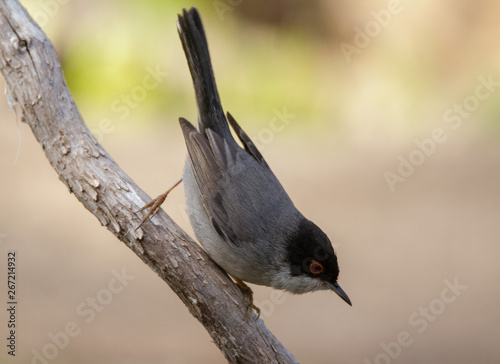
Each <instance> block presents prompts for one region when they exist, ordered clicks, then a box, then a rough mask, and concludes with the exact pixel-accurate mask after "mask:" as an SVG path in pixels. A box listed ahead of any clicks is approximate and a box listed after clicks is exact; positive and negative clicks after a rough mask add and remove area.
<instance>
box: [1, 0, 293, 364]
mask: <svg viewBox="0 0 500 364" xmlns="http://www.w3.org/2000/svg"><path fill="white" fill-rule="evenodd" d="M0 52H1V53H0V68H1V71H2V74H3V75H4V77H5V80H6V81H7V85H8V93H9V96H10V101H15V102H17V103H19V105H20V107H21V110H22V113H23V121H24V122H26V123H27V124H28V125H30V127H31V129H32V130H33V134H34V135H35V137H36V139H37V140H38V142H39V143H40V144H41V145H42V147H43V150H44V152H45V154H46V156H47V158H48V160H49V161H50V163H51V164H52V167H54V169H55V170H56V171H57V173H58V175H59V178H60V179H61V181H62V182H63V183H64V184H65V185H66V186H67V187H68V189H69V191H70V192H72V193H73V194H74V195H75V196H76V198H78V200H79V201H80V202H81V203H82V204H83V205H84V206H85V207H86V208H87V209H88V210H89V211H90V212H92V213H93V214H94V215H95V216H96V217H97V218H98V219H99V221H100V222H101V224H102V225H103V226H105V227H107V228H108V230H110V231H111V232H112V233H113V234H114V235H115V236H116V237H117V238H118V239H120V240H121V241H123V242H124V243H125V244H127V246H128V247H129V248H130V249H132V250H133V251H134V252H135V254H137V255H138V256H139V257H140V258H141V259H142V260H143V261H144V263H146V264H147V265H148V266H149V267H151V269H153V270H154V271H155V272H157V273H158V275H159V276H160V277H161V278H163V280H165V282H167V283H168V285H169V286H170V287H171V288H172V289H173V290H174V292H175V293H176V294H177V295H178V296H179V298H180V299H181V300H182V301H183V302H184V304H185V305H186V306H187V307H188V308H189V311H190V312H191V314H192V315H193V316H194V317H196V318H197V319H198V320H199V321H200V322H201V323H202V324H203V325H204V326H205V328H206V329H207V330H208V332H209V333H210V335H211V336H212V338H213V340H214V342H215V344H216V345H217V346H218V347H219V348H220V350H221V351H222V352H223V354H224V355H225V357H226V358H227V360H228V361H230V362H259V363H272V362H279V363H293V362H296V361H295V359H294V358H293V356H292V355H291V354H290V353H289V352H288V351H287V349H286V348H285V347H284V346H283V345H282V344H281V343H280V342H279V341H278V340H277V339H276V338H275V337H274V335H273V334H272V333H271V332H270V331H269V330H268V329H267V328H266V327H265V326H264V323H263V321H262V320H260V319H257V318H256V315H255V314H253V316H252V317H251V318H249V319H246V316H245V314H246V306H245V303H244V298H243V296H242V294H241V292H240V290H239V289H238V287H237V286H236V285H235V284H234V283H233V282H232V281H231V280H230V279H229V278H228V276H227V275H226V274H225V273H224V272H223V271H222V270H221V269H220V268H219V267H218V266H217V265H216V264H215V263H213V261H212V260H211V259H210V258H209V256H208V255H207V254H206V253H205V251H203V250H202V249H201V248H200V247H199V246H198V245H197V244H196V243H195V242H194V241H193V240H192V239H191V238H190V237H189V236H188V235H187V234H186V233H185V232H184V231H183V230H182V229H180V228H179V227H178V226H177V225H176V224H175V223H174V222H173V221H172V220H171V219H170V218H169V217H168V216H167V215H166V214H165V212H163V211H160V212H159V213H158V214H157V215H156V217H154V218H153V219H152V220H151V221H150V222H147V223H145V224H144V225H143V227H142V228H141V229H139V230H137V231H136V230H134V227H135V226H137V225H138V224H139V222H140V217H139V216H136V214H134V211H137V210H139V209H140V208H141V207H142V206H143V205H144V204H145V202H147V201H150V198H149V197H148V196H147V195H146V194H145V193H144V192H143V191H142V190H141V189H140V188H139V187H138V186H137V185H136V184H135V183H134V182H133V181H132V180H131V179H130V178H129V177H128V176H127V175H126V174H125V173H124V172H123V171H122V170H121V169H120V167H119V166H118V165H117V164H116V162H115V161H114V160H113V159H112V158H111V156H110V155H109V154H108V153H107V152H106V151H105V150H104V149H103V148H102V146H101V145H99V143H98V142H97V140H96V139H95V138H94V136H93V135H92V133H91V132H90V131H89V129H88V128H87V127H86V126H85V124H84V122H83V120H82V117H81V115H80V113H79V111H78V108H77V107H76V105H75V102H74V100H73V98H72V96H71V94H70V92H69V90H68V88H67V86H66V82H65V80H64V76H63V73H62V70H61V65H60V63H59V61H58V58H57V55H56V52H55V50H54V47H53V45H52V43H51V42H50V40H49V39H48V38H47V37H46V36H45V34H44V33H43V32H42V31H41V29H40V28H39V27H38V25H37V24H36V23H35V22H34V21H33V19H32V18H31V17H30V16H29V15H28V13H27V12H26V10H25V9H24V8H23V7H22V6H21V5H20V4H19V3H18V1H16V0H0Z"/></svg>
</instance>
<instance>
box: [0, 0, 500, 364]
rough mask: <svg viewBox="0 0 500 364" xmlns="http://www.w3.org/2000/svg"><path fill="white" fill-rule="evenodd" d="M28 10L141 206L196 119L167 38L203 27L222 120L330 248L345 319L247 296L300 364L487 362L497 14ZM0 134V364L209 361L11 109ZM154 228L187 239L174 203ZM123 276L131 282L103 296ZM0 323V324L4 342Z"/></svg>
mask: <svg viewBox="0 0 500 364" xmlns="http://www.w3.org/2000/svg"><path fill="white" fill-rule="evenodd" d="M22 3H23V5H24V6H25V7H26V8H27V9H28V11H29V12H30V14H31V15H32V17H33V18H34V19H35V20H36V21H37V22H38V23H39V24H40V25H41V27H42V28H43V30H44V31H45V32H46V33H47V35H48V36H49V38H50V39H51V40H52V42H53V43H54V46H55V47H56V49H57V51H58V54H59V56H60V59H61V62H62V66H63V69H64V73H65V76H66V79H67V83H68V86H69V88H70V90H71V92H72V94H73V96H74V99H75V101H76V103H77V105H78V107H79V109H80V112H81V113H82V115H83V117H84V119H85V120H86V123H87V125H88V126H89V128H90V129H91V130H92V131H93V133H94V134H95V135H96V137H97V138H98V139H99V140H100V141H101V143H102V144H103V146H104V148H105V149H107V151H108V152H109V153H110V154H111V155H112V156H113V157H114V158H115V160H116V161H117V162H118V163H119V164H120V166H121V167H122V168H123V169H124V170H125V171H126V172H127V173H128V174H129V175H130V176H131V177H132V178H133V179H134V180H135V181H136V182H137V183H138V184H139V186H141V187H142V188H143V189H144V190H146V191H147V192H148V193H149V194H150V195H151V196H157V195H158V194H160V193H162V192H164V191H165V189H166V188H168V187H170V186H171V185H172V184H173V183H174V182H175V181H176V180H177V179H178V178H179V177H180V176H181V173H182V167H183V163H184V158H185V147H184V144H183V143H184V142H183V138H182V135H181V132H180V130H179V126H178V121H177V120H178V118H179V117H180V116H182V117H185V118H187V119H188V120H191V121H195V119H196V108H195V103H194V93H193V90H192V85H191V79H190V76H189V73H188V68H187V65H186V61H185V58H184V54H183V52H182V48H181V45H180V42H179V39H178V35H177V30H176V25H175V22H176V18H177V13H179V12H180V11H181V9H182V8H183V7H189V6H191V5H196V6H198V9H199V10H200V12H201V14H202V17H203V21H204V25H205V28H206V31H207V35H208V40H209V45H210V50H211V54H212V60H213V64H214V70H215V75H216V79H217V83H218V86H219V92H220V95H221V99H222V101H223V106H224V108H225V110H227V111H230V112H231V113H232V114H233V115H234V116H235V118H236V119H237V120H238V122H239V123H240V125H242V127H243V128H244V129H245V130H246V131H247V133H248V134H249V135H250V136H251V137H252V138H253V139H254V140H255V141H256V143H257V144H258V145H259V147H260V149H261V151H262V152H263V154H264V156H265V158H266V160H267V161H268V163H269V164H270V165H271V166H272V168H273V170H274V171H275V173H276V174H277V176H278V177H279V178H280V180H281V182H282V184H283V185H284V187H285V188H286V189H287V191H288V193H289V194H290V196H291V198H292V199H293V200H294V202H295V204H296V205H297V206H298V207H299V209H300V210H301V211H302V212H303V213H304V214H305V215H306V216H307V217H308V218H310V219H312V220H314V221H315V222H316V223H317V224H318V225H319V226H321V227H322V228H323V230H324V231H325V232H326V233H327V234H328V235H329V236H330V238H331V239H332V241H333V243H334V246H335V249H336V251H337V255H338V257H339V262H340V267H341V274H340V278H339V282H340V284H341V286H342V287H343V288H344V290H345V291H346V292H347V293H348V294H349V296H350V298H351V300H352V302H353V307H349V306H348V305H346V304H345V303H344V302H343V301H342V300H340V299H339V298H338V297H337V296H336V295H335V294H333V293H331V292H318V293H314V294H306V295H301V296H298V295H297V296H296V295H290V294H287V293H280V292H278V291H274V290H272V289H271V288H266V287H256V286H253V287H252V288H253V289H254V292H255V301H256V303H257V305H258V306H260V307H261V309H262V315H261V317H262V319H263V320H264V321H265V323H266V325H267V326H268V327H269V328H270V329H271V330H272V331H273V333H274V334H275V335H276V336H277V337H278V338H279V339H280V340H281V341H282V342H283V343H284V344H285V346H287V348H288V349H289V350H290V351H291V352H292V353H293V354H294V355H295V357H296V358H297V359H298V360H299V361H300V362H301V363H364V364H369V363H377V364H381V363H393V362H399V363H452V362H453V363H497V362H498V361H499V360H500V348H499V346H498V341H499V339H500V313H499V310H498V307H500V291H499V290H498V284H499V282H500V265H499V264H498V258H499V256H500V247H499V243H500V209H499V207H500V188H499V187H500V144H499V142H500V122H499V117H500V87H499V86H500V46H499V44H498V34H499V32H500V24H499V22H498V14H499V13H500V3H499V2H495V1H472V0H464V1H452V0H443V1H439V2H436V1H431V0H422V1H418V2H414V1H400V2H398V1H389V2H388V1H363V2H361V1H359V2H352V1H348V0H339V1H335V2H333V1H326V0H315V1H307V2H303V1H298V0H294V1H284V0H280V1H273V2H267V1H264V0H258V1H234V0H231V1H229V0H214V1H208V2H202V1H192V2H186V1H159V0H141V1H138V0H131V1H127V2H124V1H118V0H109V1H97V0H86V1H82V0H64V1H62V0H29V1H28V0H25V1H23V2H22ZM0 87H2V88H3V87H4V80H3V78H2V77H0ZM18 116H19V115H18ZM0 122H1V129H2V133H0V155H1V158H0V171H1V172H0V173H1V180H0V186H1V188H0V203H1V209H0V260H1V263H0V267H2V269H1V272H0V280H1V281H2V282H5V281H6V270H7V269H6V262H7V252H8V251H11V250H15V251H17V255H18V258H17V270H18V287H17V289H18V299H19V310H18V316H17V320H18V324H19V327H18V342H17V356H16V358H15V359H14V360H12V358H11V357H10V356H8V355H7V354H6V348H5V345H4V344H2V347H3V349H2V351H1V354H0V358H1V360H0V361H1V362H19V363H77V364H80V363H81V364H86V363H221V362H224V358H223V356H222V354H221V353H220V352H219V350H218V349H217V348H216V347H215V345H214V344H213V343H212V342H211V338H210V336H209V335H208V334H207V333H206V332H205V329H204V328H203V327H202V326H201V325H200V324H199V323H198V322H197V321H196V320H195V319H193V318H192V317H191V315H190V314H189V312H188V310H187V309H186V308H185V307H184V305H183V304H182V303H181V302H180V300H179V299H178V298H177V297H176V296H175V294H174V293H173V292H172V291H171V290H170V288H169V287H168V286H167V285H166V284H165V283H164V282H163V281H162V280H161V279H159V278H158V277H157V275H156V274H155V273H154V272H153V271H151V270H150V269H149V268H148V267H147V266H146V265H144V264H143V263H142V261H140V260H139V259H138V258H137V257H136V256H135V255H134V254H133V253H132V252H131V251H130V250H129V249H128V248H127V247H126V246H125V245H124V244H122V243H121V242H119V241H118V240H117V239H115V238H114V236H112V234H110V233H109V232H108V231H107V230H106V229H104V228H102V227H101V226H100V223H99V222H98V220H97V219H96V218H95V217H94V216H92V215H91V214H90V213H89V212H88V211H86V210H85V209H84V208H83V207H82V205H81V204H80V203H79V202H78V201H77V200H76V199H75V198H74V196H72V195H70V194H69V193H68V190H67V189H66V188H65V187H64V186H63V184H62V183H61V182H60V181H59V180H58V177H57V175H56V173H55V172H54V170H53V169H52V167H51V166H50V164H49V163H48V162H47V160H46V158H45V156H44V154H43V150H42V148H41V147H40V145H38V144H37V142H36V141H35V139H34V138H33V135H32V132H31V130H30V129H29V128H28V127H27V125H26V124H24V123H21V122H20V119H19V117H17V118H16V114H15V113H14V112H13V111H10V110H9V107H8V103H7V99H6V97H2V98H0ZM164 209H165V210H166V211H167V213H169V214H170V215H171V216H172V217H173V218H174V220H176V221H177V222H178V223H179V224H180V225H181V226H182V227H183V228H185V229H186V230H187V231H189V232H191V231H192V230H191V228H190V226H189V223H188V221H187V220H186V213H185V206H184V196H183V190H182V187H181V188H178V189H177V190H176V191H175V192H173V193H172V194H171V195H170V196H169V198H168V200H167V202H166V203H165V205H164ZM120 272H126V274H127V276H128V277H129V280H128V281H125V283H124V284H123V286H121V290H119V292H118V293H114V294H112V293H110V288H109V285H110V284H112V285H113V284H115V286H116V285H117V284H116V280H114V277H115V276H116V274H118V273H120ZM125 284H126V285H125ZM118 286H119V285H118ZM6 291H7V288H6V287H5V285H4V287H3V288H2V292H1V293H0V295H1V296H2V297H3V298H2V300H4V301H5V302H7V299H6V294H7V292H6ZM92 302H93V304H91V303H92ZM7 320H8V317H7V312H6V311H5V310H1V313H0V322H1V323H0V332H1V335H0V336H1V337H3V338H5V337H7V335H8V330H7ZM68 323H69V324H70V327H73V329H74V328H75V327H76V332H77V334H74V336H73V337H68V336H67V334H63V333H64V332H65V330H67V326H68ZM71 325H73V326H71ZM70 331H71V330H70ZM72 332H73V331H72ZM64 337H68V339H67V340H64V339H63V338H64ZM57 345H58V346H57Z"/></svg>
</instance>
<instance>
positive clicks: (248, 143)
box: [227, 113, 270, 169]
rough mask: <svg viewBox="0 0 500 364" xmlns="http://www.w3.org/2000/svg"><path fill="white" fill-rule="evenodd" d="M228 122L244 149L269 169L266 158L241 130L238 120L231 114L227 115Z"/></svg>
mask: <svg viewBox="0 0 500 364" xmlns="http://www.w3.org/2000/svg"><path fill="white" fill-rule="evenodd" d="M227 120H228V121H229V124H230V125H231V127H232V128H233V130H234V132H235V133H236V135H238V138H239V139H240V141H241V143H242V144H243V147H244V148H245V150H246V151H247V152H248V153H250V154H251V155H252V156H253V157H254V158H255V159H256V160H257V162H259V163H260V164H262V165H263V166H264V167H266V168H268V169H270V168H269V165H268V164H267V162H266V161H265V159H264V157H263V156H262V154H260V152H259V150H258V149H257V146H256V145H255V143H254V142H252V140H251V139H250V137H249V136H248V135H247V133H245V132H244V131H243V129H241V127H240V126H239V124H238V123H237V122H236V120H235V119H234V118H233V116H232V115H231V114H230V113H227Z"/></svg>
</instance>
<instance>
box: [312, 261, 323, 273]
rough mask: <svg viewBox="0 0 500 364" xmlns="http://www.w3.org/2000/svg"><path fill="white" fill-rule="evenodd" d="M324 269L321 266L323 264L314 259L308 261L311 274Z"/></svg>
mask: <svg viewBox="0 0 500 364" xmlns="http://www.w3.org/2000/svg"><path fill="white" fill-rule="evenodd" d="M324 270H325V268H323V265H322V264H321V263H318V262H317V261H315V260H313V261H312V262H311V263H309V271H310V272H311V273H312V274H320V273H321V272H323V271H324Z"/></svg>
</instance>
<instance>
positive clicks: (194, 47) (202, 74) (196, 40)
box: [177, 7, 232, 138]
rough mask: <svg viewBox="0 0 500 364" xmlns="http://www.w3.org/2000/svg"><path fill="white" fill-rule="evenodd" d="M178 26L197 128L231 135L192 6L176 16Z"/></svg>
mask: <svg viewBox="0 0 500 364" xmlns="http://www.w3.org/2000/svg"><path fill="white" fill-rule="evenodd" d="M177 28H178V31H179V36H180V38H181V42H182V47H183V48H184V53H185V54H186V58H187V61H188V66H189V71H190V72H191V77H192V78H193V84H194V89H195V93H196V104H197V106H198V130H199V131H200V132H201V133H202V134H203V135H205V129H207V128H209V129H211V130H213V131H214V132H216V133H217V134H219V135H221V136H223V137H229V138H232V137H231V132H230V131H229V126H228V124H227V121H226V117H225V116H224V111H223V110H222V105H221V103H220V99H219V93H218V92H217V85H216V84H215V78H214V73H213V70H212V63H211V61H210V53H209V51H208V44H207V39H206V37H205V31H204V29H203V24H202V22H201V18H200V15H199V14H198V10H197V9H196V8H195V7H192V8H191V9H189V11H186V9H183V11H182V15H179V19H178V21H177Z"/></svg>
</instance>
